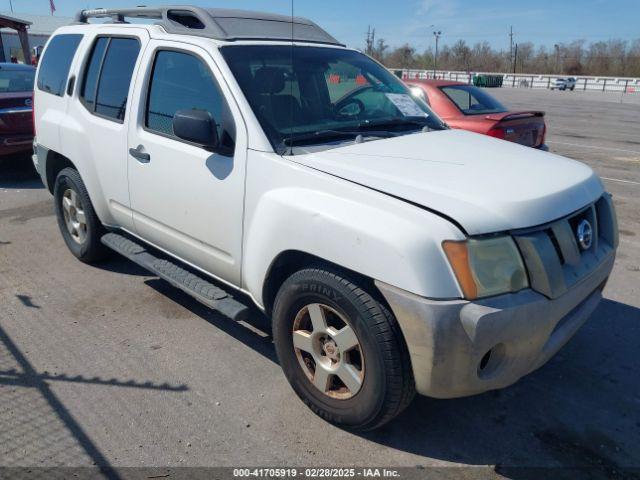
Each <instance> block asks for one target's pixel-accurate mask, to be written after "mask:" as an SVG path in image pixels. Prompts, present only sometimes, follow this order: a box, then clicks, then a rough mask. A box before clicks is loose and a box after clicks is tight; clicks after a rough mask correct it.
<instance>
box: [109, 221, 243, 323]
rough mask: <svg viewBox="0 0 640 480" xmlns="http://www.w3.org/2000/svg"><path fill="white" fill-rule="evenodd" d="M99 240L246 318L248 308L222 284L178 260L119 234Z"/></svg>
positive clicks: (231, 315) (220, 309) (229, 312)
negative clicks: (155, 252)
mask: <svg viewBox="0 0 640 480" xmlns="http://www.w3.org/2000/svg"><path fill="white" fill-rule="evenodd" d="M100 241H101V242H102V243H103V244H104V245H106V246H107V247H109V248H110V249H112V250H114V251H116V252H118V253H119V254H120V255H123V256H125V257H126V258H128V259H129V260H131V261H133V262H135V263H137V264H138V265H140V266H141V267H142V268H144V269H146V270H149V271H150V272H151V273H153V274H154V275H157V276H158V277H160V278H161V279H163V280H165V281H167V282H169V283H170V284H171V285H173V286H174V287H176V288H179V289H180V290H182V291H183V292H185V293H188V294H189V295H191V296H192V297H193V298H195V299H196V300H198V301H199V302H200V303H202V304H204V305H206V306H207V307H209V308H211V309H212V310H216V311H218V312H220V313H221V314H223V315H225V316H227V317H229V318H231V319H232V320H236V321H239V320H245V319H246V318H247V316H248V314H249V307H247V306H246V305H244V304H243V303H240V302H239V301H237V300H235V299H234V298H233V297H232V296H231V295H229V294H228V293H227V292H225V291H224V290H222V289H221V288H220V287H217V286H216V285H214V284H213V283H211V282H208V281H207V280H204V279H203V278H201V277H199V276H197V275H195V274H193V273H191V272H189V271H188V270H186V269H184V268H182V267H181V266H180V265H178V263H179V262H178V260H174V259H172V258H170V257H168V256H162V257H159V256H156V255H154V254H152V253H149V251H148V250H146V248H145V247H144V246H142V245H141V244H138V243H136V242H134V241H133V240H131V239H129V238H127V237H125V236H124V235H120V234H118V233H113V232H111V233H106V234H104V235H103V236H102V238H101V239H100Z"/></svg>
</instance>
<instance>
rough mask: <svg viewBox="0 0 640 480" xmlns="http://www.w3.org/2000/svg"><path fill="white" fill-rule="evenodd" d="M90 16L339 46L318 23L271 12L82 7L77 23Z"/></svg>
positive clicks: (176, 30)
mask: <svg viewBox="0 0 640 480" xmlns="http://www.w3.org/2000/svg"><path fill="white" fill-rule="evenodd" d="M90 18H111V21H112V22H113V23H126V18H147V19H155V20H158V22H157V23H156V24H157V25H160V26H162V27H163V28H164V29H165V30H166V31H167V33H173V34H181V35H196V36H201V37H207V38H213V39H216V40H224V41H235V40H278V41H298V42H311V43H325V44H331V45H340V46H344V45H343V44H341V43H339V42H338V41H337V40H336V39H335V38H333V37H332V36H331V35H329V34H328V33H327V32H326V31H324V30H323V29H322V28H320V27H319V26H318V25H317V24H315V23H314V22H312V21H311V20H308V19H306V18H302V17H289V16H286V15H275V14H271V13H262V12H250V11H245V10H230V9H222V8H200V7H194V6H190V5H174V6H162V7H135V8H113V9H112V8H109V9H107V8H96V9H89V10H81V11H79V12H78V13H77V14H76V16H75V22H76V23H89V19H90Z"/></svg>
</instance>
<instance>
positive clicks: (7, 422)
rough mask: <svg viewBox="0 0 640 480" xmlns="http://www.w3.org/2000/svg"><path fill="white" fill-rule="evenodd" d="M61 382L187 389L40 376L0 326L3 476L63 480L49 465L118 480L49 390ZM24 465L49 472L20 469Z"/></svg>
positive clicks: (0, 458)
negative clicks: (82, 466)
mask: <svg viewBox="0 0 640 480" xmlns="http://www.w3.org/2000/svg"><path fill="white" fill-rule="evenodd" d="M58 382H72V383H77V384H91V385H104V386H110V387H116V388H135V389H145V390H150V391H153V390H163V391H172V392H182V391H185V390H187V386H186V385H169V384H166V383H165V384H157V383H153V382H141V381H136V380H132V379H129V380H119V379H116V378H111V377H95V376H94V377H85V376H82V375H73V376H72V375H67V374H64V373H59V374H51V373H49V372H39V371H38V370H37V369H36V368H35V367H34V366H33V365H32V364H31V362H30V361H29V359H28V358H27V356H26V355H25V353H23V352H22V350H21V349H20V348H19V347H18V345H16V344H15V343H14V341H13V340H12V339H11V337H10V336H9V335H8V334H7V333H6V332H5V330H4V329H2V328H1V327H0V394H1V398H2V405H1V408H0V462H1V465H0V476H2V474H1V472H4V473H6V474H8V475H10V476H22V475H26V476H28V477H29V478H52V476H53V478H56V475H62V476H60V477H57V478H64V476H65V475H64V472H62V471H56V470H51V467H52V466H55V465H59V466H68V465H84V466H85V467H91V470H90V471H88V472H85V473H88V474H89V475H90V476H91V478H96V477H105V478H109V479H118V478H120V474H119V473H118V472H117V471H116V470H114V469H113V468H112V467H111V465H110V464H109V462H108V460H107V459H106V457H105V456H104V454H103V453H102V452H101V451H100V449H99V448H98V446H97V445H96V444H95V443H94V441H93V440H92V439H91V437H90V436H89V435H88V434H87V432H85V430H84V429H83V428H82V426H81V425H80V424H79V423H78V422H77V421H76V419H75V418H74V416H73V413H72V412H71V411H70V410H69V409H68V408H67V407H66V406H65V405H64V403H63V402H62V401H61V400H60V398H59V397H58V396H57V395H56V394H55V393H54V390H53V389H52V388H51V386H52V385H53V384H55V383H58ZM25 461H26V462H25ZM26 466H33V467H43V466H47V467H48V468H33V469H31V468H20V467H26ZM68 473H69V477H73V476H77V473H78V470H77V469H76V470H75V471H71V472H68ZM27 474H28V475H27ZM26 476H25V477H24V478H26Z"/></svg>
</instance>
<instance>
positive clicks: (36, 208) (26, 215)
mask: <svg viewBox="0 0 640 480" xmlns="http://www.w3.org/2000/svg"><path fill="white" fill-rule="evenodd" d="M53 215H55V212H54V210H53V202H52V201H51V200H45V201H42V202H38V203H32V204H31V205H25V206H23V207H15V208H7V209H6V210H0V219H3V218H8V219H10V220H9V223H13V224H23V223H26V222H28V221H29V220H33V219H34V218H41V217H51V216H53Z"/></svg>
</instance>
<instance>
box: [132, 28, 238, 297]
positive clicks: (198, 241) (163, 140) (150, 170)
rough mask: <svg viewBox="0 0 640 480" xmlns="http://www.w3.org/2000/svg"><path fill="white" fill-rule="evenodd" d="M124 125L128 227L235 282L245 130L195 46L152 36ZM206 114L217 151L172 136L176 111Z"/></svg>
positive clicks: (211, 67)
mask: <svg viewBox="0 0 640 480" xmlns="http://www.w3.org/2000/svg"><path fill="white" fill-rule="evenodd" d="M143 65H145V70H144V71H141V72H140V74H139V75H138V77H137V81H136V90H135V95H134V97H135V98H134V104H133V110H132V111H135V112H136V115H135V116H132V118H131V121H130V124H129V153H130V154H129V189H130V192H131V208H132V211H133V219H134V224H135V231H136V233H137V234H138V235H139V236H140V237H142V238H144V239H145V240H147V241H149V242H151V243H153V244H155V245H156V246H158V247H160V248H162V249H164V250H166V251H168V252H169V253H172V254H173V255H176V256H178V257H179V258H181V259H182V260H185V261H187V262H188V263H190V264H192V265H195V266H196V267H198V268H201V269H203V270H205V271H207V272H209V273H211V274H213V275H215V276H217V277H219V278H221V279H223V280H225V281H227V282H229V283H232V284H234V285H239V284H240V263H241V253H242V219H243V209H244V178H245V162H246V153H247V134H246V127H245V125H244V122H243V119H242V115H241V114H240V110H239V109H238V107H237V105H236V103H235V101H234V100H233V97H232V95H231V92H230V91H229V88H228V87H227V85H226V83H225V81H224V77H223V76H222V74H221V73H220V71H219V69H218V67H217V65H216V64H215V62H214V61H213V58H212V57H211V55H210V54H209V52H207V51H206V50H204V49H203V48H200V47H197V46H195V45H189V44H184V43H178V42H175V43H174V42H166V41H156V40H152V41H151V43H150V44H149V47H148V48H147V51H146V52H145V57H144V60H143ZM183 109H198V110H204V111H207V112H209V113H210V114H211V115H212V116H213V118H214V120H215V122H216V124H217V128H218V137H219V138H221V139H222V141H223V143H224V146H225V151H215V152H214V151H210V150H207V149H205V148H203V147H201V146H198V145H195V144H193V143H190V142H187V141H185V140H181V139H179V138H177V137H176V136H175V135H174V134H173V127H172V122H173V116H174V114H175V113H176V111H178V110H183Z"/></svg>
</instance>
